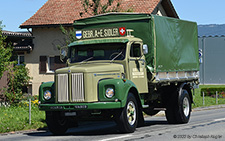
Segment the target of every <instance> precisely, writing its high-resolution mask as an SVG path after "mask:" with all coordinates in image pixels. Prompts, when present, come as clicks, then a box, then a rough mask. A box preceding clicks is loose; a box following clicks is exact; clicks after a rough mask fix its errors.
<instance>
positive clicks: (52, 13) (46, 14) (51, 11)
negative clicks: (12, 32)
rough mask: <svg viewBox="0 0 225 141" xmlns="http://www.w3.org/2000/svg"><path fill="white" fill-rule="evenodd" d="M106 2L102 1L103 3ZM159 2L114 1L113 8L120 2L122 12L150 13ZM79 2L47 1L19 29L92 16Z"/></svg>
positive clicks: (142, 0)
mask: <svg viewBox="0 0 225 141" xmlns="http://www.w3.org/2000/svg"><path fill="white" fill-rule="evenodd" d="M106 1H107V0H103V3H104V2H106ZM160 1H161V0H115V1H114V3H113V6H115V5H116V3H117V2H120V4H121V5H120V9H121V10H122V11H126V10H127V9H128V8H129V9H131V10H132V11H133V12H138V13H152V12H153V11H154V9H155V8H156V7H157V5H158V4H159V3H160ZM169 1H170V0H169ZM81 2H82V0H48V1H47V2H46V3H45V4H44V5H43V6H42V7H41V8H40V9H39V10H38V11H37V12H36V13H35V14H34V15H33V16H32V17H31V18H29V19H28V20H27V21H25V22H24V23H23V24H21V25H20V27H21V28H27V27H33V26H44V25H59V24H72V23H73V21H74V20H77V19H80V18H85V17H89V16H92V15H88V14H87V13H85V12H84V8H83V6H82V3H81ZM81 12H83V13H85V14H83V15H82V17H81V16H80V13H81ZM89 13H90V12H89Z"/></svg>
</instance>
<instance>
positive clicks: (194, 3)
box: [0, 0, 225, 31]
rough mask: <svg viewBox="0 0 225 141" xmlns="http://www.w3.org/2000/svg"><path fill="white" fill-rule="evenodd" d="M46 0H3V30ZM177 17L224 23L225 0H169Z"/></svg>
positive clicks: (11, 27)
mask: <svg viewBox="0 0 225 141" xmlns="http://www.w3.org/2000/svg"><path fill="white" fill-rule="evenodd" d="M46 1H47V0H3V1H1V8H0V21H2V22H3V25H5V27H4V28H3V29H4V30H9V31H21V29H20V28H19V25H20V24H22V23H23V22H25V21H26V20H27V19H28V18H30V17H31V16H32V15H33V14H34V13H35V12H36V11H37V10H38V9H39V8H41V6H42V5H43V4H44V3H45V2H46ZM171 1H172V3H173V5H174V7H175V9H176V11H177V13H178V15H179V17H180V18H181V19H184V20H190V21H196V22H197V23H198V24H225V14H224V13H225V0H171Z"/></svg>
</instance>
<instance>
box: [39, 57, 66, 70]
mask: <svg viewBox="0 0 225 141" xmlns="http://www.w3.org/2000/svg"><path fill="white" fill-rule="evenodd" d="M65 66H66V64H65V63H64V62H62V61H61V60H60V56H40V63H39V72H40V74H43V73H46V72H47V73H53V72H55V70H56V69H58V68H62V67H65Z"/></svg>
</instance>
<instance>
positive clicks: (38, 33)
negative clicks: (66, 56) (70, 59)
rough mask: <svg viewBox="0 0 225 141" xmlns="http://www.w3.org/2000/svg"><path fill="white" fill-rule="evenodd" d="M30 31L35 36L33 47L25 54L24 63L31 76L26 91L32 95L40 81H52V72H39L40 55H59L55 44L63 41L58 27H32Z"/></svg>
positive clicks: (37, 88) (36, 90)
mask: <svg viewBox="0 0 225 141" xmlns="http://www.w3.org/2000/svg"><path fill="white" fill-rule="evenodd" d="M32 33H33V36H34V37H35V38H34V39H33V43H34V49H33V51H32V52H31V53H30V54H26V55H25V63H26V66H27V67H28V69H29V73H30V76H31V77H32V80H31V83H30V84H31V86H30V87H29V90H28V91H29V92H30V93H32V95H37V94H38V91H39V86H40V85H41V83H42V82H48V81H54V73H53V72H46V73H44V74H40V72H39V63H40V56H56V55H59V50H58V49H57V45H61V44H62V43H63V37H64V36H63V34H62V33H61V30H60V29H59V28H33V31H32ZM46 65H47V64H46Z"/></svg>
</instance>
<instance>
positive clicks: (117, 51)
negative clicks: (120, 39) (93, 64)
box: [70, 43, 126, 63]
mask: <svg viewBox="0 0 225 141" xmlns="http://www.w3.org/2000/svg"><path fill="white" fill-rule="evenodd" d="M125 52H126V44H125V43H110V44H109V43H107V44H106V43H104V44H90V45H77V46H73V47H71V49H70V60H71V63H76V62H86V61H93V60H112V59H113V60H124V59H125V54H126V53H125Z"/></svg>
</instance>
